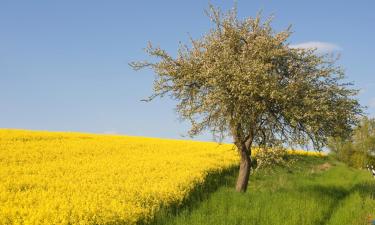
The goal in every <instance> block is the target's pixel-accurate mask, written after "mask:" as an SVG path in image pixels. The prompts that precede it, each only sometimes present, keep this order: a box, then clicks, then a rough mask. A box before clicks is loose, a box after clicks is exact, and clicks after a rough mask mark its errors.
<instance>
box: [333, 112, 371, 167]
mask: <svg viewBox="0 0 375 225" xmlns="http://www.w3.org/2000/svg"><path fill="white" fill-rule="evenodd" d="M328 146H329V148H330V150H331V151H332V152H333V153H334V155H335V157H336V158H337V159H338V160H341V161H343V162H345V163H347V164H348V165H350V166H353V167H356V168H364V167H365V166H366V165H367V164H372V165H374V164H375V119H369V118H367V117H363V118H362V120H361V123H360V124H359V126H358V127H356V128H355V129H354V132H353V136H352V137H350V138H347V139H344V138H332V139H330V141H329V145H328Z"/></svg>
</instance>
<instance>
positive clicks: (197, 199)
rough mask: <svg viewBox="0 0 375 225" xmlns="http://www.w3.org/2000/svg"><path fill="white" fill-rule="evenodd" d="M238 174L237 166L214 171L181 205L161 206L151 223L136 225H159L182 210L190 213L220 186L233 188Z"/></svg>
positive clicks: (138, 224) (144, 222) (141, 222)
mask: <svg viewBox="0 0 375 225" xmlns="http://www.w3.org/2000/svg"><path fill="white" fill-rule="evenodd" d="M237 173H238V166H233V167H230V168H228V169H225V170H222V171H214V172H210V173H209V174H207V176H206V178H205V180H204V182H203V183H202V184H199V185H196V186H195V187H194V189H193V190H192V191H191V192H190V193H189V194H188V196H187V198H185V199H184V200H183V201H182V203H180V204H178V203H174V204H171V205H167V206H162V209H161V210H160V211H159V212H157V213H156V215H155V216H154V218H153V219H152V220H151V221H146V220H141V221H139V222H138V223H137V225H146V224H147V225H160V224H164V223H165V221H166V220H168V219H169V218H170V217H174V216H176V215H178V214H179V213H180V212H181V211H182V210H184V211H186V210H187V211H189V212H190V211H192V210H193V209H195V208H197V207H198V206H199V204H200V203H201V202H202V201H204V200H206V199H208V198H209V196H210V194H211V193H213V192H215V191H216V190H217V189H218V188H220V187H222V186H234V184H235V179H236V177H237Z"/></svg>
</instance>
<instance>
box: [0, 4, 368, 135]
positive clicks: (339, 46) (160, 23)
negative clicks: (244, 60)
mask: <svg viewBox="0 0 375 225" xmlns="http://www.w3.org/2000/svg"><path fill="white" fill-rule="evenodd" d="M211 2H212V3H213V4H215V5H217V6H220V7H221V8H222V9H224V10H226V9H229V8H230V7H232V6H233V1H211ZM207 5H208V1H201V0H191V1H142V0H139V1H37V0H34V1H17V0H12V1H4V0H2V1H0V127H3V128H24V129H37V130H58V131H82V132H95V133H120V134H127V135H141V136H154V137H166V138H187V137H183V136H181V135H183V134H185V133H186V131H187V130H188V128H189V124H188V123H181V122H180V121H179V120H178V117H177V115H176V113H175V111H174V102H173V101H172V100H169V99H167V98H165V99H157V100H155V101H154V102H151V103H145V102H141V101H140V100H141V99H143V98H145V97H147V96H149V95H150V94H151V93H152V82H153V78H154V75H153V73H152V71H149V70H143V71H138V72H135V71H133V70H132V69H131V68H130V67H129V66H128V63H129V62H131V61H134V60H142V59H146V58H147V56H146V54H145V53H144V52H143V48H144V47H145V46H146V44H147V42H148V41H152V42H153V43H154V44H155V45H160V46H161V47H163V48H165V49H166V50H167V51H169V52H171V53H172V54H175V53H176V50H177V47H178V43H179V41H182V42H186V41H187V40H188V37H189V36H188V35H191V36H192V37H193V38H198V37H200V36H201V35H202V34H203V33H204V32H206V31H207V30H208V29H209V27H210V23H209V20H208V18H207V17H206V16H205V14H204V9H205V8H207ZM260 9H262V10H263V12H264V14H265V15H268V14H271V13H274V14H275V21H274V23H273V25H274V28H275V29H276V30H281V29H283V28H285V27H287V26H288V25H289V24H292V26H293V31H294V34H293V35H292V37H291V38H290V44H292V45H297V46H305V47H306V46H317V47H319V50H320V51H323V52H324V51H325V52H327V51H336V52H340V53H341V54H342V58H341V60H340V61H339V64H340V65H342V66H343V67H344V68H345V70H346V74H347V77H348V80H349V81H353V82H354V83H355V85H356V87H357V88H359V89H361V93H360V95H359V99H360V102H361V103H362V104H363V105H367V106H368V107H369V108H368V109H367V113H368V114H369V115H372V116H375V57H374V56H373V53H374V52H375V41H374V40H375V28H374V23H375V14H374V11H375V1H373V0H368V1H276V0H275V1H255V0H253V1H245V0H239V1H238V10H239V17H240V18H244V17H246V16H254V15H255V14H256V12H257V11H258V10H260ZM197 139H200V140H209V139H210V136H209V135H207V134H206V135H201V136H199V137H197Z"/></svg>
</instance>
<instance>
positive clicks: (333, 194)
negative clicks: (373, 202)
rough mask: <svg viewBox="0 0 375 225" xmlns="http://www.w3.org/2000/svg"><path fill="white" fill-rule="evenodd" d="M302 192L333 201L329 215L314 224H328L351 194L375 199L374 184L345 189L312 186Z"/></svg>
mask: <svg viewBox="0 0 375 225" xmlns="http://www.w3.org/2000/svg"><path fill="white" fill-rule="evenodd" d="M299 191H301V192H304V191H305V192H308V193H315V194H317V195H318V196H326V197H328V198H331V199H333V200H334V201H333V203H332V204H331V205H330V207H329V209H328V211H327V213H326V214H325V216H324V217H323V218H321V219H320V220H319V221H316V223H314V224H322V225H323V224H326V223H327V222H328V221H329V220H330V218H331V217H332V215H333V214H334V213H335V211H336V210H337V208H338V207H339V206H340V202H341V201H343V200H344V199H345V198H347V197H349V196H350V195H351V194H353V193H355V192H358V193H359V194H360V195H361V196H369V195H370V196H371V197H372V198H375V184H374V183H359V184H356V185H354V186H353V187H351V188H344V187H339V186H325V185H310V186H305V187H302V188H300V189H299Z"/></svg>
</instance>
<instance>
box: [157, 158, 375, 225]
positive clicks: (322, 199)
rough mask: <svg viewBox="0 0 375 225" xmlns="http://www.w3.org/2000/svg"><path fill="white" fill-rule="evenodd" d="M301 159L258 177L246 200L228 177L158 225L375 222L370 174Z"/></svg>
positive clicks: (252, 180) (166, 213) (373, 184)
mask: <svg viewBox="0 0 375 225" xmlns="http://www.w3.org/2000/svg"><path fill="white" fill-rule="evenodd" d="M299 158H300V160H299V161H298V162H297V163H295V164H294V166H293V167H292V168H282V167H279V168H276V169H274V170H263V171H260V172H257V173H255V174H253V175H252V176H251V178H250V184H249V189H248V192H247V193H244V194H241V193H236V192H235V191H234V188H233V186H234V182H235V176H234V174H233V173H232V174H231V173H227V174H226V176H224V177H221V178H220V179H221V182H216V184H218V183H220V184H221V186H220V187H218V188H215V189H213V190H215V191H214V192H213V193H211V194H210V195H203V197H202V198H197V197H196V196H197V195H196V194H195V195H194V196H195V197H194V198H195V200H199V201H188V202H189V203H188V204H185V205H184V207H179V208H178V207H177V208H175V209H174V210H170V211H164V212H163V213H162V214H161V215H162V216H160V215H159V216H158V217H156V219H155V220H154V221H153V224H154V225H156V224H157V225H161V224H163V225H172V224H173V225H189V224H194V225H199V224H202V225H208V224H215V225H224V224H225V225H242V224H246V225H268V224H271V225H278V224H288V225H294V224H295V225H311V224H318V225H320V224H329V225H336V224H337V225H339V224H340V225H343V224H344V225H349V224H353V225H354V224H355V225H356V224H358V225H359V224H364V225H365V224H370V223H369V217H372V218H374V217H375V181H374V180H373V179H372V178H371V175H370V173H368V171H364V170H356V169H352V168H349V167H347V166H346V165H344V164H342V163H339V162H336V161H334V160H332V159H327V158H326V159H323V158H318V157H299ZM322 165H325V166H322ZM327 165H329V166H328V167H329V168H327ZM211 182H212V181H211ZM214 183H215V182H214ZM206 191H207V190H206ZM374 219H375V218H374Z"/></svg>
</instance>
